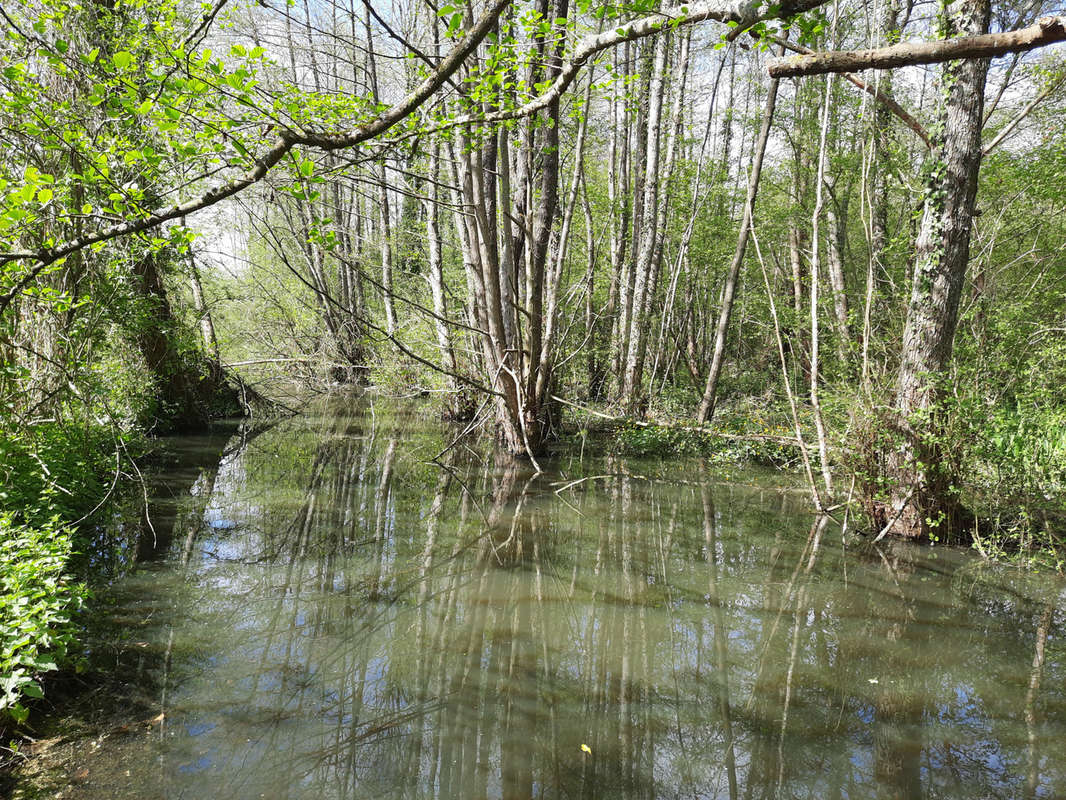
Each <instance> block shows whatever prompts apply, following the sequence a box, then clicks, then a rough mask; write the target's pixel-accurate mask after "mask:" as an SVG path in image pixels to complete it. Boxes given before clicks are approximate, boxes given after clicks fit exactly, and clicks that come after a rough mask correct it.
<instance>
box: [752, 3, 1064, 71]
mask: <svg viewBox="0 0 1066 800" xmlns="http://www.w3.org/2000/svg"><path fill="white" fill-rule="evenodd" d="M1062 41H1066V16H1058V17H1043V18H1041V19H1039V20H1037V22H1036V24H1035V25H1030V26H1029V27H1028V28H1021V29H1020V30H1016V31H1008V32H1006V33H986V34H982V35H979V36H964V37H960V38H958V39H947V40H944V41H938V42H904V43H902V44H896V45H892V46H891V47H882V48H880V49H878V50H838V51H831V52H827V53H813V54H811V55H802V56H791V57H789V58H783V59H779V60H777V61H774V62H773V63H771V64H770V75H771V76H773V77H775V78H794V77H799V76H803V75H824V74H825V73H827V72H856V71H858V70H862V69H891V68H893V67H906V66H911V65H914V64H938V63H941V62H943V61H954V60H956V59H963V58H994V57H996V56H1002V55H1006V54H1007V53H1019V52H1025V51H1027V50H1035V49H1036V48H1038V47H1045V46H1046V45H1049V44H1054V43H1056V42H1062Z"/></svg>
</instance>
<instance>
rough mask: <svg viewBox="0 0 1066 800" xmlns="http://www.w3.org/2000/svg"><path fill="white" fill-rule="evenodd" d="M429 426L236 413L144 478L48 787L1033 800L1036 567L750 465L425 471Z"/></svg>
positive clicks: (1056, 601)
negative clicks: (107, 704) (773, 477)
mask: <svg viewBox="0 0 1066 800" xmlns="http://www.w3.org/2000/svg"><path fill="white" fill-rule="evenodd" d="M446 441H450V439H449V438H448V437H447V436H446V435H445V433H444V432H442V431H441V430H439V429H438V428H437V427H435V426H434V425H432V424H429V423H427V422H426V421H425V420H424V419H423V418H422V417H420V416H419V414H418V412H417V410H413V409H412V408H406V409H388V408H381V407H380V406H379V407H377V408H374V409H371V408H367V407H362V406H357V407H354V408H353V407H341V408H335V409H325V410H323V411H322V413H320V414H317V415H310V416H306V417H304V418H300V419H295V420H289V421H286V422H284V423H282V424H281V425H280V426H278V427H277V428H275V429H273V430H271V431H268V432H266V433H264V434H262V435H261V436H259V437H257V438H254V439H252V440H247V439H245V440H241V439H240V434H239V433H238V434H236V435H235V437H234V438H232V439H231V440H230V441H229V442H228V443H227V444H226V445H225V450H226V454H225V455H222V456H221V457H220V456H219V455H218V453H219V452H221V450H217V451H216V456H215V459H214V461H213V464H212V463H211V459H210V458H208V457H207V448H206V447H200V446H199V445H196V444H188V446H189V447H190V448H191V451H193V452H195V453H197V454H199V455H198V456H197V458H198V457H199V456H203V460H202V462H198V461H197V460H196V458H192V459H181V460H179V462H178V463H175V464H174V465H172V466H169V467H167V468H165V469H163V470H161V471H160V472H159V473H157V475H156V476H155V477H154V478H153V482H152V486H153V497H152V513H151V516H152V519H153V523H154V526H155V534H154V535H153V536H152V539H151V542H152V546H151V547H149V546H147V544H146V543H145V542H146V541H147V540H146V539H142V540H141V546H139V547H138V548H136V560H137V561H138V562H139V564H140V567H139V568H138V569H137V570H135V571H133V572H132V574H130V575H129V576H128V577H126V578H124V579H122V580H120V581H118V582H117V583H116V584H115V587H114V598H113V606H112V608H111V617H110V619H111V623H110V625H109V626H108V627H107V628H106V630H105V631H104V633H102V634H101V636H102V638H103V639H104V642H103V644H102V645H101V649H100V653H98V655H99V656H101V657H102V658H103V660H105V661H107V660H108V659H110V662H109V663H110V665H111V668H112V669H113V671H114V672H115V674H116V675H120V676H121V680H122V681H123V685H124V686H125V687H126V691H127V695H128V697H129V698H131V701H130V703H131V705H130V709H131V710H130V711H128V712H127V713H126V717H127V719H126V721H125V722H122V721H120V722H119V723H118V724H117V726H116V723H115V722H114V721H113V720H112V721H109V723H108V727H105V728H103V729H101V728H100V727H99V726H98V727H96V728H91V727H90V728H88V729H84V730H81V731H79V730H75V731H74V732H69V733H67V734H65V738H64V746H65V747H66V748H67V749H66V750H65V751H64V752H65V753H66V756H65V758H64V759H62V760H57V764H58V766H57V767H56V769H54V770H53V772H52V773H51V775H50V777H49V778H48V780H51V781H52V783H51V784H49V785H50V786H51V787H53V788H55V787H61V789H62V791H63V792H64V793H65V796H68V797H81V798H104V797H108V798H110V797H168V798H177V797H213V796H222V797H227V798H245V797H247V798H255V797H270V798H290V797H291V798H303V797H308V798H311V797H314V798H363V797H396V798H399V797H404V798H408V797H410V798H478V797H493V798H497V797H499V798H509V799H510V798H513V799H517V798H533V797H537V798H541V797H543V798H554V797H560V798H562V797H566V798H602V797H612V798H613V797H619V798H682V797H686V798H687V797H701V798H702V797H709V798H716V797H721V798H729V800H739V798H744V799H745V800H749V799H751V798H779V797H810V798H844V797H848V798H854V797H878V798H918V797H958V798H964V797H965V798H971V797H1020V798H1021V797H1024V798H1036V797H1062V796H1066V753H1064V751H1063V749H1062V747H1061V743H1062V741H1066V682H1064V678H1066V674H1064V673H1066V661H1064V652H1063V647H1062V642H1063V639H1062V629H1063V624H1064V622H1066V619H1064V601H1063V597H1064V595H1063V590H1062V586H1061V584H1058V583H1054V582H1052V581H1051V580H1050V579H1047V578H1041V579H1040V581H1032V582H1029V583H1025V582H1024V580H1023V578H1022V577H1020V576H1017V575H1016V574H1014V573H1011V572H1009V571H1008V570H1004V569H999V568H980V567H979V565H977V564H976V562H974V561H972V560H971V559H970V558H969V556H968V554H966V553H964V552H959V551H954V550H947V549H935V550H931V549H928V548H917V547H907V546H902V545H893V546H888V547H877V546H871V545H868V544H858V545H854V544H850V543H849V544H847V545H845V543H844V542H843V541H842V539H841V532H840V529H839V526H837V525H836V523H833V522H831V521H830V520H828V519H827V518H819V519H814V520H811V518H810V516H809V515H808V514H805V513H804V512H803V510H802V507H801V506H800V504H799V502H798V501H797V500H795V499H794V498H795V495H793V494H791V493H789V492H786V491H780V490H778V489H775V488H772V484H771V483H768V482H767V480H766V479H765V477H766V476H761V477H760V476H755V475H751V476H745V477H746V479H750V480H749V483H750V484H751V485H741V484H738V483H735V482H734V483H727V482H723V481H722V480H720V478H719V477H718V476H716V475H715V474H714V473H712V472H711V470H710V468H708V467H707V466H706V465H704V464H702V463H700V462H698V461H690V462H682V463H678V464H672V465H661V464H650V463H647V462H634V461H627V460H622V459H618V458H614V457H603V458H585V459H584V460H583V461H580V462H579V463H577V464H575V463H574V462H573V461H568V460H567V456H566V454H564V455H563V456H562V457H560V458H558V459H557V460H556V465H555V467H554V468H552V469H549V471H548V472H547V473H543V474H539V475H534V474H532V473H531V472H530V470H529V468H528V467H527V466H525V465H522V464H517V463H515V462H513V461H501V460H496V459H494V458H493V457H492V456H491V455H490V456H484V455H483V454H478V453H474V452H471V451H468V450H462V449H456V450H453V451H451V452H450V453H449V455H448V460H447V461H446V462H445V463H444V464H442V465H436V464H429V463H427V461H426V459H429V458H432V456H433V455H435V454H436V453H437V452H439V451H440V449H441V443H442V442H446ZM123 726H125V727H124V728H123ZM38 780H40V779H38ZM32 784H33V781H29V780H27V783H26V786H27V787H30V786H31V785H32ZM26 791H27V793H28V792H29V789H27V790H26Z"/></svg>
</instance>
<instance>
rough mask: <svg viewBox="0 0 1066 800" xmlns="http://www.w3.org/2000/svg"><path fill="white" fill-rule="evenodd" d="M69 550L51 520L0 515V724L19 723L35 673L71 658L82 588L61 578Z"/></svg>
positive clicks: (37, 691)
mask: <svg viewBox="0 0 1066 800" xmlns="http://www.w3.org/2000/svg"><path fill="white" fill-rule="evenodd" d="M71 550H72V543H71V536H70V532H69V531H68V530H66V529H65V528H62V527H60V526H59V524H58V520H57V519H55V518H53V519H52V520H50V521H49V522H47V523H46V524H45V525H42V526H37V527H30V526H27V525H20V524H16V523H15V522H14V521H13V520H12V518H11V515H10V514H0V725H3V723H4V722H7V721H13V722H15V723H16V724H21V723H23V722H25V720H26V717H27V716H28V714H29V710H28V709H27V708H26V706H25V705H24V704H23V701H24V700H25V699H26V698H33V697H41V696H42V694H43V693H42V690H41V684H40V678H41V676H42V675H44V674H45V673H47V672H52V671H54V670H57V669H59V667H60V666H62V665H64V664H68V663H70V662H71V661H72V660H73V659H72V650H73V647H74V643H75V640H76V633H77V629H76V625H75V623H74V614H75V612H76V611H77V610H78V609H80V608H81V605H82V603H83V601H84V597H85V587H84V585H82V584H79V583H74V582H72V581H70V580H69V579H68V578H67V577H66V574H65V573H66V565H67V562H68V560H69V559H70V555H71ZM5 718H6V719H5Z"/></svg>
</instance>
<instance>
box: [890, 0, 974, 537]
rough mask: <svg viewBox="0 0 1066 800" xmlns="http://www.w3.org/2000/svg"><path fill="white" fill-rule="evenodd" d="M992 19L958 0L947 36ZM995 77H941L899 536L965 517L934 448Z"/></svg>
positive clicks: (896, 498) (914, 318) (900, 386)
mask: <svg viewBox="0 0 1066 800" xmlns="http://www.w3.org/2000/svg"><path fill="white" fill-rule="evenodd" d="M989 17H990V9H989V2H988V0H954V2H951V3H950V4H949V5H948V6H947V9H946V13H945V27H946V30H947V31H948V34H949V35H952V34H954V35H959V34H964V35H965V34H980V33H983V32H985V31H987V30H988V25H989ZM987 72H988V60H987V59H972V60H969V61H962V62H952V63H950V64H948V65H947V66H945V67H944V69H943V70H942V73H941V78H940V85H941V87H942V88H943V90H944V91H945V92H946V95H947V100H946V103H945V106H944V109H943V112H942V114H941V120H940V122H941V125H940V126H939V127H940V130H941V132H940V133H939V135H938V136H937V147H936V149H935V151H934V154H933V169H932V173H931V176H930V179H929V183H928V186H927V187H926V196H925V202H924V207H923V211H922V221H921V227H920V230H919V234H918V238H917V241H916V242H915V251H916V252H915V267H914V276H913V281H912V286H911V297H910V303H909V306H908V309H907V323H906V327H905V329H904V333H903V350H902V356H901V359H900V368H899V373H898V375H897V378H896V401H895V410H896V413H897V415H898V420H899V425H900V432H901V435H902V442H901V443H900V445H899V447H898V448H897V449H896V450H895V451H894V452H893V453H892V454H891V458H890V464H889V469H890V474H891V477H892V478H894V480H895V482H896V485H895V488H894V491H893V497H892V501H891V509H890V510H887V511H886V512H885V515H886V516H890V519H891V520H892V521H891V525H890V530H891V532H892V533H894V534H896V535H899V536H904V537H907V538H917V537H922V536H928V535H929V534H930V533H932V532H934V531H937V530H942V531H945V533H953V532H954V531H953V530H952V529H953V528H954V527H955V525H956V524H957V522H958V521H959V519H960V514H961V508H960V507H959V505H958V500H957V498H956V497H955V496H954V495H953V494H952V490H951V488H950V483H951V476H950V475H946V474H945V471H944V469H943V463H942V461H943V455H942V452H941V449H940V445H939V444H938V443H937V441H936V428H937V412H936V406H937V403H938V400H939V398H940V397H941V393H942V389H943V386H942V381H943V380H944V378H945V377H946V376H945V372H946V370H947V367H948V365H949V363H950V361H951V353H952V346H953V343H954V338H955V328H956V325H957V323H958V314H959V300H960V298H961V295H962V285H963V280H964V278H965V275H966V267H967V264H968V262H969V256H970V233H971V231H972V228H973V220H974V204H975V201H976V197H977V175H978V171H979V169H980V166H981V127H982V120H983V117H984V91H985V78H986V75H987Z"/></svg>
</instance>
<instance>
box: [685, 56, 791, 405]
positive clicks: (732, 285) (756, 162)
mask: <svg viewBox="0 0 1066 800" xmlns="http://www.w3.org/2000/svg"><path fill="white" fill-rule="evenodd" d="M782 52H783V50H782ZM777 86H778V81H777V80H776V79H771V80H770V85H769V87H768V88H767V91H766V107H765V109H764V111H763V118H762V127H761V128H760V130H759V139H758V142H757V144H756V145H755V153H754V158H753V159H752V164H751V172H750V174H749V175H748V195H747V198H746V200H745V201H744V213H743V216H742V218H741V221H740V232H739V233H738V235H737V246H736V250H735V251H734V252H733V261H732V262H731V263H730V265H729V272H728V273H727V274H726V279H725V288H724V291H723V292H722V307H721V309H720V310H719V313H718V326H717V327H716V329H715V333H714V353H713V355H712V356H711V367H710V371H709V372H708V373H707V384H706V386H705V387H704V389H703V398H702V399H701V400H700V407H699V410H698V411H697V412H696V421H697V422H698V423H701V424H702V423H704V422H708V421H709V420H710V419H711V417H712V416H713V415H714V403H715V398H716V396H717V393H718V378H719V376H720V375H721V372H722V362H723V361H724V360H725V344H726V336H727V334H728V333H729V321H730V319H731V318H732V314H733V300H734V298H735V297H736V292H737V283H738V281H739V279H740V268H741V266H743V264H744V254H745V253H746V252H747V248H748V238H749V237H750V235H751V223H752V217H753V215H754V213H755V199H756V197H757V196H758V193H759V178H760V176H761V174H762V162H763V157H764V156H765V155H766V143H767V141H769V139H770V127H771V125H772V124H773V120H774V108H775V106H776V104H777Z"/></svg>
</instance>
